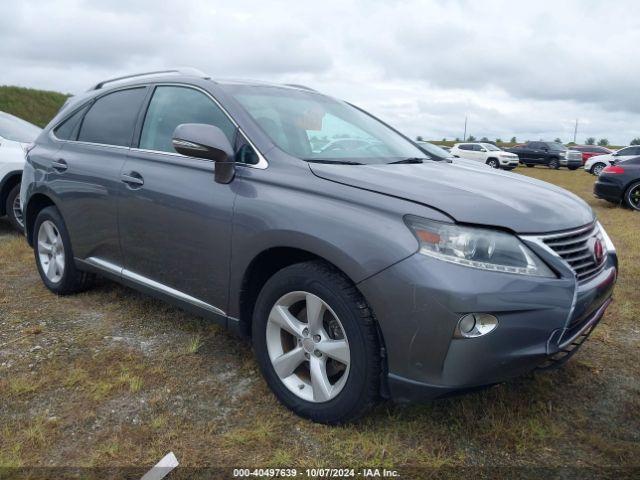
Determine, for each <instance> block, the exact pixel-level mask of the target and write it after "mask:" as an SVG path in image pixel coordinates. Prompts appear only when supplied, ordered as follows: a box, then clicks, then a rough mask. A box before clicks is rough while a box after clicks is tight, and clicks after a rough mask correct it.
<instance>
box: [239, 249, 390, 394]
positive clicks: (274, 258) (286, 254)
mask: <svg viewBox="0 0 640 480" xmlns="http://www.w3.org/2000/svg"><path fill="white" fill-rule="evenodd" d="M314 260H318V261H322V262H325V263H327V264H328V265H330V266H331V267H333V268H335V269H336V270H338V271H339V272H340V273H342V274H343V275H344V276H345V277H346V278H347V279H348V280H349V281H350V282H351V283H353V284H354V286H355V288H356V289H358V291H360V289H359V288H358V285H357V283H356V282H355V281H354V279H353V278H351V276H349V275H348V274H347V273H345V271H344V270H343V269H341V268H340V267H338V266H337V265H335V264H334V263H332V262H330V261H329V260H327V259H326V258H323V257H322V256H321V255H318V254H316V253H314V252H312V251H309V250H307V249H303V248H298V247H271V248H268V249H266V250H263V251H261V252H260V253H258V254H257V255H256V256H255V257H254V258H253V259H252V260H251V261H250V262H249V264H248V266H247V268H246V270H245V272H244V274H243V276H242V283H241V287H240V291H239V292H238V295H237V301H238V317H239V318H238V324H237V327H238V328H237V333H239V334H240V335H241V336H243V337H245V338H251V337H252V331H251V329H252V320H253V311H254V307H255V302H256V300H257V298H258V295H259V294H260V291H261V290H262V288H263V287H264V285H265V283H266V282H267V281H268V280H269V278H271V277H272V276H273V275H274V274H275V273H277V272H278V271H280V270H282V269H283V268H286V267H288V266H291V265H295V264H297V263H301V262H307V261H314ZM360 294H361V295H362V298H364V300H365V302H367V299H366V298H365V296H364V293H362V292H361V291H360ZM367 306H368V308H369V311H370V312H371V315H372V317H373V319H374V324H375V329H376V333H377V336H378V342H379V343H378V344H379V345H380V356H381V373H380V394H381V395H382V396H383V397H384V398H388V397H389V389H388V385H387V372H388V364H387V353H386V343H385V341H384V336H383V334H382V329H381V328H380V324H379V322H378V320H377V318H376V315H375V311H374V310H373V307H372V306H371V305H370V304H369V302H367Z"/></svg>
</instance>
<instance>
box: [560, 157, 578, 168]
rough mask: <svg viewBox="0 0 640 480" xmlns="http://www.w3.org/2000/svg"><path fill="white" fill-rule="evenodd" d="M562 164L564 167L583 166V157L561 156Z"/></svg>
mask: <svg viewBox="0 0 640 480" xmlns="http://www.w3.org/2000/svg"><path fill="white" fill-rule="evenodd" d="M560 165H562V166H563V167H570V168H580V167H582V165H583V164H582V158H566V157H565V158H560Z"/></svg>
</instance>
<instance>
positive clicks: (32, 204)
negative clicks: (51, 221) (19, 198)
mask: <svg viewBox="0 0 640 480" xmlns="http://www.w3.org/2000/svg"><path fill="white" fill-rule="evenodd" d="M47 207H57V205H56V203H55V202H54V201H53V200H52V199H51V197H49V196H48V195H46V194H44V193H35V194H33V195H31V197H29V201H28V203H27V206H26V208H25V209H24V212H23V215H24V228H25V234H26V236H27V242H28V243H29V245H30V246H32V247H33V225H34V224H35V222H36V217H37V216H38V214H39V213H40V212H41V211H42V210H43V209H45V208H47Z"/></svg>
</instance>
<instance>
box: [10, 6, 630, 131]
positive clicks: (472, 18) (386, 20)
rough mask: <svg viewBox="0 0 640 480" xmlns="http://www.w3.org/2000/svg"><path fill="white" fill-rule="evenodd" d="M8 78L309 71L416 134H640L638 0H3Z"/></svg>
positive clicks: (289, 76)
mask: <svg viewBox="0 0 640 480" xmlns="http://www.w3.org/2000/svg"><path fill="white" fill-rule="evenodd" d="M3 9H4V12H5V13H6V14H4V15H2V16H0V65H2V69H0V83H3V84H18V85H25V86H33V87H38V88H49V89H56V90H62V91H65V92H72V93H74V92H79V91H82V90H85V89H86V88H87V87H88V86H90V85H91V84H93V83H96V82H97V81H99V80H100V79H103V78H108V77H112V76H116V75H119V74H122V73H127V72H131V71H140V70H146V69H150V70H153V69H158V68H166V67H172V66H176V65H191V66H194V67H197V68H200V69H202V70H204V71H206V72H207V73H209V74H211V75H212V76H213V77H214V78H215V77H251V78H257V79H260V80H271V81H282V82H292V83H307V84H310V86H313V87H315V88H317V89H319V90H321V91H324V92H326V93H329V94H333V95H336V96H339V97H341V98H345V99H347V100H349V101H353V102H355V103H358V104H359V105H361V106H362V107H364V108H366V109H369V110H371V111H372V112H373V113H374V114H377V115H379V116H381V117H383V118H384V119H385V120H386V121H388V122H389V123H391V124H393V125H395V126H397V127H399V128H401V129H402V130H403V131H405V132H406V133H408V134H409V135H412V136H413V135H423V136H426V137H433V138H442V137H448V138H452V137H456V136H461V135H462V128H463V123H464V117H465V116H468V117H469V127H470V129H471V133H473V134H474V135H476V136H485V135H486V136H488V137H490V138H494V137H502V138H503V139H504V138H511V136H513V135H516V136H518V137H519V138H522V139H524V138H548V139H553V138H555V137H557V136H559V137H561V138H562V139H563V140H570V139H571V137H572V134H573V126H574V122H575V119H576V118H580V125H581V126H580V134H579V137H578V140H579V141H580V140H584V138H583V137H585V138H586V137H587V136H596V137H598V138H599V137H608V138H609V139H610V140H611V141H614V142H616V143H626V142H628V141H629V140H630V139H631V138H633V137H635V136H638V135H640V128H639V127H638V125H639V120H640V93H639V91H638V88H637V87H636V78H638V74H640V65H639V64H638V63H637V62H635V61H634V58H635V55H634V54H635V49H636V48H637V45H638V44H640V15H638V13H639V12H638V10H639V7H638V6H637V3H636V2H635V1H631V0H621V1H617V2H615V3H614V2H606V1H596V0H586V1H585V0H574V1H567V2H550V1H537V2H507V1H500V0H485V1H482V2H477V1H476V2H473V1H466V0H457V1H446V2H445V1H437V0H434V1H419V0H395V1H378V0H367V1H365V0H352V1H339V0H326V1H325V2H322V3H309V2H294V1H278V0H276V1H270V2H261V1H258V0H236V1H235V2H233V3H231V2H222V1H211V0H181V2H180V3H179V4H178V5H176V4H175V3H174V2H162V1H157V0H140V1H135V0H127V1H124V0H52V1H49V2H43V1H39V0H20V1H18V0H5V2H3Z"/></svg>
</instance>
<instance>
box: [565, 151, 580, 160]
mask: <svg viewBox="0 0 640 480" xmlns="http://www.w3.org/2000/svg"><path fill="white" fill-rule="evenodd" d="M567 160H580V161H582V153H580V152H579V151H577V150H569V151H568V152H567Z"/></svg>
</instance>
